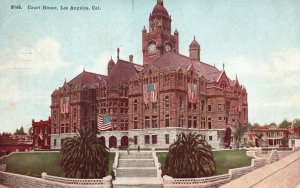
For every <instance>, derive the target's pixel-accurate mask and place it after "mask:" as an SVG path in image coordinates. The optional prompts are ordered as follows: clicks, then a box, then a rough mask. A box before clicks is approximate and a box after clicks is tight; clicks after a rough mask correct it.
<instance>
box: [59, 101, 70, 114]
mask: <svg viewBox="0 0 300 188" xmlns="http://www.w3.org/2000/svg"><path fill="white" fill-rule="evenodd" d="M60 113H62V114H66V113H69V97H63V98H61V99H60Z"/></svg>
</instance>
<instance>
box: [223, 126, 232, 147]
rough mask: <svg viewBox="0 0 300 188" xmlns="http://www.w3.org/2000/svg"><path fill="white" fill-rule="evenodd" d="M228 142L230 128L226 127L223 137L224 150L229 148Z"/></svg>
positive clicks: (229, 140) (229, 139)
mask: <svg viewBox="0 0 300 188" xmlns="http://www.w3.org/2000/svg"><path fill="white" fill-rule="evenodd" d="M230 142H231V129H230V127H228V128H227V129H226V130H225V136H224V146H225V148H228V147H229V146H230Z"/></svg>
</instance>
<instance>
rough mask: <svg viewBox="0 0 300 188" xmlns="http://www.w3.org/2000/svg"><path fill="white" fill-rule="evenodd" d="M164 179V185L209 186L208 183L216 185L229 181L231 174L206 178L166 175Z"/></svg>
mask: <svg viewBox="0 0 300 188" xmlns="http://www.w3.org/2000/svg"><path fill="white" fill-rule="evenodd" d="M163 179H164V184H172V185H195V184H207V183H216V182H220V181H227V180H230V174H224V175H219V176H212V177H205V178H172V177H170V176H166V175H165V176H164V177H163Z"/></svg>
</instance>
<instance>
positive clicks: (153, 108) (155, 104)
mask: <svg viewBox="0 0 300 188" xmlns="http://www.w3.org/2000/svg"><path fill="white" fill-rule="evenodd" d="M152 110H153V111H155V112H156V111H157V103H156V102H153V103H152Z"/></svg>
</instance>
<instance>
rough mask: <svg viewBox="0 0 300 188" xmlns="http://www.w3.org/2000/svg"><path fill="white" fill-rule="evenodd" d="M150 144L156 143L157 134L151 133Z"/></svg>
mask: <svg viewBox="0 0 300 188" xmlns="http://www.w3.org/2000/svg"><path fill="white" fill-rule="evenodd" d="M152 144H157V135H152Z"/></svg>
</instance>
